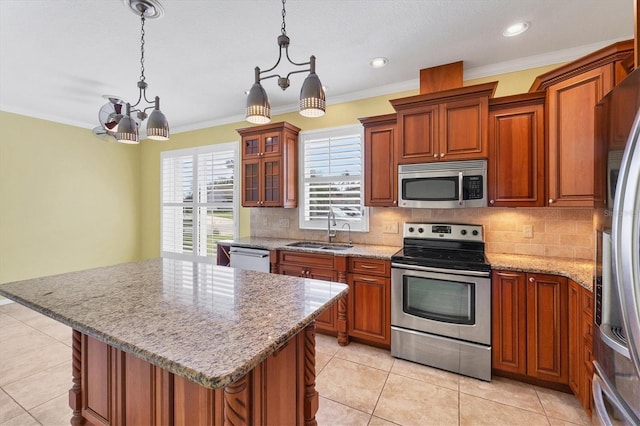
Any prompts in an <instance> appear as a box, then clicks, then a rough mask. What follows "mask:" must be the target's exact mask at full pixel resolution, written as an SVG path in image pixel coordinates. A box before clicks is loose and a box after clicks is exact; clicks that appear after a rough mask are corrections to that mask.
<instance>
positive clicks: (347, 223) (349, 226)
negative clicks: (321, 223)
mask: <svg viewBox="0 0 640 426" xmlns="http://www.w3.org/2000/svg"><path fill="white" fill-rule="evenodd" d="M345 225H347V228H348V229H349V245H351V243H352V242H353V241H351V225H350V224H349V222H345V223H343V224H342V229H344V226H345Z"/></svg>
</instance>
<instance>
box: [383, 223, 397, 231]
mask: <svg viewBox="0 0 640 426" xmlns="http://www.w3.org/2000/svg"><path fill="white" fill-rule="evenodd" d="M382 233H384V234H397V233H398V222H385V224H384V226H383V227H382Z"/></svg>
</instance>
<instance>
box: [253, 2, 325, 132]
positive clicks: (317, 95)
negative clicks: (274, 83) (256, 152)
mask: <svg viewBox="0 0 640 426" xmlns="http://www.w3.org/2000/svg"><path fill="white" fill-rule="evenodd" d="M285 3H286V0H282V27H281V31H282V33H281V34H280V35H279V36H278V46H279V47H280V50H279V52H278V60H277V61H276V63H275V65H274V66H272V67H271V68H269V69H267V70H264V71H261V70H260V67H256V68H255V82H254V83H253V86H252V87H251V90H249V94H248V95H247V109H246V119H247V121H248V122H250V123H254V124H265V123H268V122H270V121H271V105H270V104H269V98H268V97H267V92H265V90H264V88H263V87H262V85H261V84H260V82H261V81H262V80H266V79H268V78H273V77H278V86H280V88H281V89H282V90H286V89H287V87H289V83H290V82H289V76H291V74H298V73H303V72H307V71H308V72H309V75H308V76H307V78H305V80H304V82H303V83H302V89H301V90H300V114H301V115H303V116H305V117H320V116H322V115H324V113H325V108H326V99H325V93H324V88H323V87H322V83H321V82H320V78H319V77H318V75H317V74H316V57H315V56H313V55H312V56H311V57H310V58H309V62H303V63H296V62H293V61H292V60H291V58H289V43H290V39H289V37H288V36H287V29H286V23H285V16H286V14H287V13H286V10H285ZM283 49H284V51H285V56H286V58H287V61H289V63H290V64H292V65H294V66H296V67H306V66H308V68H306V69H302V70H297V71H291V72H290V73H289V74H287V76H286V77H282V76H280V75H279V74H271V75H263V74H267V73H269V72H271V71H273V70H274V69H276V67H277V66H278V65H279V64H280V60H281V59H282V50H283Z"/></svg>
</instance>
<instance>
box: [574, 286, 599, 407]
mask: <svg viewBox="0 0 640 426" xmlns="http://www.w3.org/2000/svg"><path fill="white" fill-rule="evenodd" d="M593 326H594V323H593V293H592V292H591V291H589V290H587V289H585V288H584V287H582V286H580V285H579V284H577V283H575V282H574V281H572V280H569V387H571V390H572V391H573V393H574V394H575V395H576V396H577V397H578V400H579V401H580V403H581V404H582V406H583V407H584V409H585V411H586V412H587V413H589V414H591V411H592V400H593V399H592V392H591V381H592V377H593Z"/></svg>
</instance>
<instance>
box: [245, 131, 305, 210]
mask: <svg viewBox="0 0 640 426" xmlns="http://www.w3.org/2000/svg"><path fill="white" fill-rule="evenodd" d="M237 131H238V133H239V134H240V136H241V137H242V141H241V149H242V206H243V207H296V206H297V205H298V185H297V182H298V155H297V153H298V132H300V129H299V128H297V127H295V126H293V125H291V124H289V123H286V122H280V123H273V124H267V125H264V126H255V127H248V128H245V129H238V130H237Z"/></svg>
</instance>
